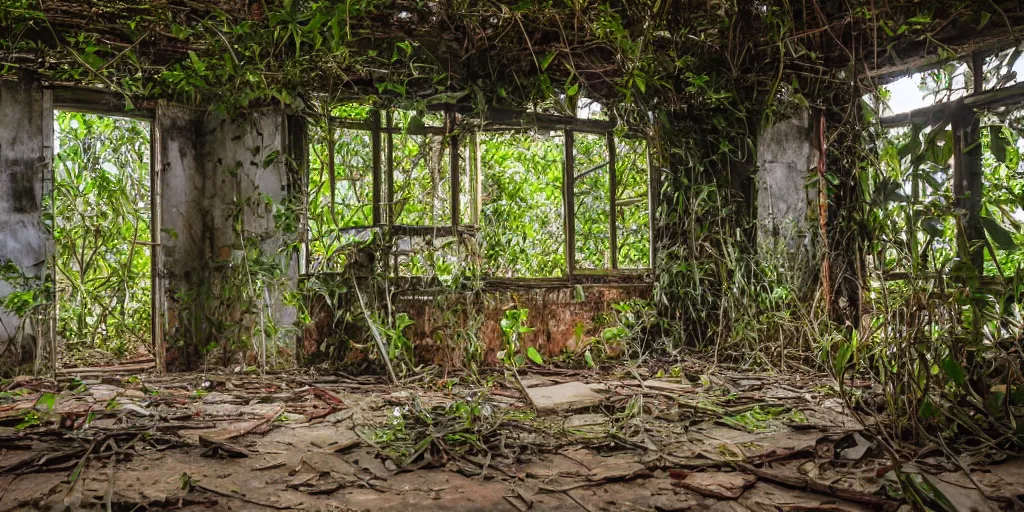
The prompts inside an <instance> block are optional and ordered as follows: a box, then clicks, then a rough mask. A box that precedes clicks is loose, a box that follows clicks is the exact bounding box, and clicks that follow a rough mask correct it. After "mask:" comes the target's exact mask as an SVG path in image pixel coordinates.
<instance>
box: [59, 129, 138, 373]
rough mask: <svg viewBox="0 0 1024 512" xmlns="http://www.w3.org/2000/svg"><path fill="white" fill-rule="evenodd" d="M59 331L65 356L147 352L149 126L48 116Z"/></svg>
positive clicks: (119, 355) (132, 354)
mask: <svg viewBox="0 0 1024 512" xmlns="http://www.w3.org/2000/svg"><path fill="white" fill-rule="evenodd" d="M54 131H55V135H54V138H55V140H56V142H57V144H56V146H57V149H56V150H55V152H54V153H55V156H54V180H53V194H52V198H53V205H52V207H51V208H52V210H51V214H52V217H51V218H50V219H48V221H49V222H50V225H51V226H52V227H53V237H54V240H55V242H56V244H55V245H56V250H57V253H56V257H55V259H54V261H55V263H56V276H57V311H58V322H57V333H58V336H59V338H60V339H61V340H62V347H63V348H64V350H65V351H66V353H67V355H68V356H69V357H71V358H76V357H82V356H85V355H86V352H87V351H89V350H100V351H103V352H106V353H108V354H110V355H112V356H114V357H115V358H124V357H126V356H134V355H136V354H137V353H138V352H139V351H140V350H145V351H149V350H151V345H152V341H151V339H152V337H151V334H150V322H151V311H152V308H151V305H150V299H151V290H150V284H151V276H150V270H151V263H150V262H151V250H150V245H149V240H150V213H151V212H150V210H151V209H150V184H149V180H150V176H149V165H150V164H149V162H150V159H149V127H148V125H147V124H146V123H143V122H139V121H132V120H128V119H118V118H113V117H102V116H95V115H88V114H79V113H73V112H58V113H57V114H56V115H55V116H54Z"/></svg>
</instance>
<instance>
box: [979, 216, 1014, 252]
mask: <svg viewBox="0 0 1024 512" xmlns="http://www.w3.org/2000/svg"><path fill="white" fill-rule="evenodd" d="M981 224H982V226H985V231H986V232H987V233H988V236H989V237H991V238H992V241H993V242H995V244H996V246H998V247H999V248H1000V249H1002V250H1004V251H1012V250H1014V249H1016V248H1017V243H1016V242H1014V241H1013V233H1010V231H1009V230H1007V229H1006V228H1004V227H1003V225H1002V224H1000V223H999V222H996V220H995V219H993V218H991V217H986V216H984V215H983V216H982V217H981Z"/></svg>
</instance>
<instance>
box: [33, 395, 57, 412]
mask: <svg viewBox="0 0 1024 512" xmlns="http://www.w3.org/2000/svg"><path fill="white" fill-rule="evenodd" d="M56 403H57V397H56V396H55V395H54V394H53V393H43V394H42V395H39V399H38V400H36V407H35V408H36V410H37V411H41V412H50V411H52V410H53V406H54V405H55V404H56Z"/></svg>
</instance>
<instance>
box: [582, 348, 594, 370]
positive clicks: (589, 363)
mask: <svg viewBox="0 0 1024 512" xmlns="http://www.w3.org/2000/svg"><path fill="white" fill-rule="evenodd" d="M583 360H584V361H586V362H587V366H589V367H591V368H593V367H594V366H596V365H595V364H594V356H592V355H590V349H589V348H588V349H587V351H586V352H584V353H583Z"/></svg>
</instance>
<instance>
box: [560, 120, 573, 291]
mask: <svg viewBox="0 0 1024 512" xmlns="http://www.w3.org/2000/svg"><path fill="white" fill-rule="evenodd" d="M575 140H576V139H575V135H574V133H573V131H572V130H565V158H564V161H563V163H562V205H563V206H562V209H563V210H564V213H563V216H564V217H565V222H564V226H565V263H566V272H567V276H568V278H569V281H570V282H572V280H573V274H574V273H575V271H576V179H575V174H576V164H575V155H574V153H573V152H574V151H575V147H576V142H575Z"/></svg>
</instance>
